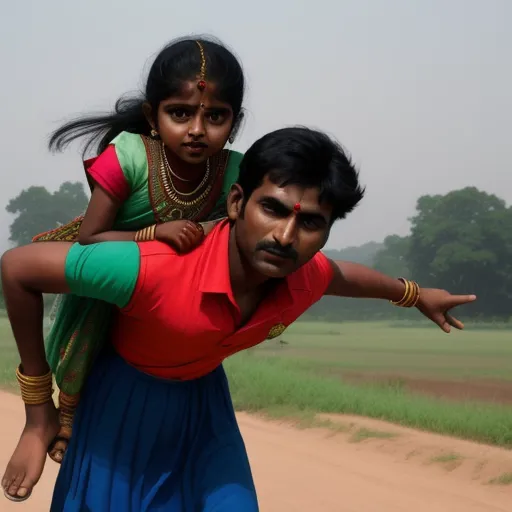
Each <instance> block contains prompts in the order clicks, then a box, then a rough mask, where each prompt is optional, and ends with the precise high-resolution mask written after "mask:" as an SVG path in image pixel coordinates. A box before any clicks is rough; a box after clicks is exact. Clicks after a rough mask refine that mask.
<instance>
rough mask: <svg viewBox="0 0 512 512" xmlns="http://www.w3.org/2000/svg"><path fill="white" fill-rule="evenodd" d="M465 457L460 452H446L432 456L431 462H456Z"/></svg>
mask: <svg viewBox="0 0 512 512" xmlns="http://www.w3.org/2000/svg"><path fill="white" fill-rule="evenodd" d="M462 459H463V457H462V455H459V454H458V453H444V454H442V455H437V456H436V457H432V458H431V459H430V462H433V463H438V464H448V463H454V462H460V461H461V460H462Z"/></svg>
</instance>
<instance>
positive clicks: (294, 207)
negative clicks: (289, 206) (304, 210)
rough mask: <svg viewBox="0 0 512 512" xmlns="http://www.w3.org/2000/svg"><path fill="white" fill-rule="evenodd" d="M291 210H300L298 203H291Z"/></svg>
mask: <svg viewBox="0 0 512 512" xmlns="http://www.w3.org/2000/svg"><path fill="white" fill-rule="evenodd" d="M293 211H294V212H295V213H297V212H300V203H295V204H294V205H293Z"/></svg>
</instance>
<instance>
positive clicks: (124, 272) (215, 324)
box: [2, 128, 475, 512]
mask: <svg viewBox="0 0 512 512" xmlns="http://www.w3.org/2000/svg"><path fill="white" fill-rule="evenodd" d="M362 197H363V189H362V188H361V186H360V185H359V181H358V173H357V171H356V170H355V168H354V166H353V165H352V163H351V162H350V160H349V159H348V158H347V156H346V155H345V154H344V152H343V150H342V149H341V148H340V147H339V146H338V145H337V144H336V143H335V142H333V141H332V140H331V139H330V138H329V137H327V136H326V135H324V134H322V133H319V132H316V131H312V130H308V129H306V128H289V129H284V130H279V131H276V132H273V133H271V134H269V135H266V136H265V137H263V138H262V139H260V140H259V141H257V142H256V143H255V144H254V145H253V146H252V147H251V148H250V149H249V150H248V151H247V153H246V155H245V157H244V160H243V162H242V164H241V169H240V178H239V181H238V183H237V184H236V185H235V186H233V188H232V190H231V193H230V195H229V198H228V215H229V219H228V220H226V221H224V222H222V223H221V224H219V225H218V226H217V227H216V228H215V229H214V230H213V232H212V233H211V234H210V235H209V236H208V237H207V238H206V239H205V241H204V243H203V244H202V246H200V247H198V248H197V249H196V250H194V251H192V252H191V253H189V254H187V255H183V256H178V255H177V254H176V253H175V251H173V250H172V249H171V248H170V247H168V246H166V245H165V244H162V243H159V242H145V243H140V244H137V243H135V242H105V243H103V244H97V245H90V246H83V247H82V246H80V245H70V244H66V243H62V244H59V243H56V242H54V243H51V244H46V245H45V244H43V243H41V244H34V245H30V246H26V247H21V248H18V249H14V250H12V251H9V252H8V253H6V254H5V255H4V257H3V261H2V277H3V286H4V295H5V300H6V304H7V310H8V313H9V318H10V321H11V325H12V329H13V332H14V335H15V338H16V342H17V345H18V349H19V353H20V357H21V362H22V364H21V366H20V368H19V371H18V380H19V382H20V386H21V389H22V396H23V398H24V400H25V404H26V413H27V426H26V428H25V431H24V433H23V435H24V436H33V437H34V439H38V440H39V441H38V443H34V450H35V449H39V450H46V447H47V446H48V443H50V441H51V440H52V438H53V436H54V435H55V434H56V431H57V429H58V424H57V420H56V415H55V408H54V406H53V403H52V402H51V401H49V393H50V392H51V391H49V388H48V383H47V382H48V377H47V375H48V366H47V364H46V360H45V355H44V348H43V330H42V318H43V309H42V300H41V296H42V293H66V292H70V291H71V292H73V293H75V294H77V295H82V296H88V297H93V298H99V299H102V300H106V301H108V302H111V303H113V304H116V305H117V306H118V307H119V310H120V312H119V315H118V317H117V320H116V322H115V325H114V326H113V331H112V347H113V349H110V350H105V354H103V355H102V356H101V357H100V358H99V359H98V361H97V362H96V363H95V366H94V368H93V369H92V371H91V374H90V376H89V380H88V383H87V386H86V389H85V391H84V394H83V396H82V397H81V402H80V407H79V410H78V411H77V415H76V418H75V424H74V426H73V437H72V440H71V443H70V445H69V448H68V451H67V452H66V455H65V457H64V461H63V464H62V467H61V471H60V473H59V478H58V480H57V484H56V488H55V493H54V498H53V502H52V509H51V510H52V511H54V512H57V511H66V512H70V511H77V512H78V511H83V510H91V511H93V512H107V511H113V510H134V511H139V510H144V511H154V510H166V511H182V510H183V511H187V512H188V511H198V510H200V511H214V510H215V511H222V512H228V511H240V510H243V511H244V512H249V511H255V510H258V505H257V499H256V493H255V490H254V485H253V481H252V476H251V471H250V467H249V463H248V460H247V456H246V452H245V447H244V444H243V441H242V438H241V436H240V433H239V431H238V427H237V424H236V419H235V415H234V411H233V407H232V403H231V399H230V396H229V390H228V386H227V382H226V378H225V375H224V372H223V369H222V361H223V360H224V359H225V358H226V357H228V356H229V355H231V354H233V353H235V352H238V351H240V350H244V349H246V348H249V347H252V346H254V345H256V344H258V343H260V342H262V341H264V340H265V339H266V338H268V337H273V336H275V335H278V334H280V333H281V332H282V331H283V330H284V329H285V328H286V327H287V326H288V325H290V324H291V323H292V322H293V321H294V320H296V319H297V318H298V317H299V316H300V315H301V314H302V313H303V312H304V311H306V310H307V309H308V308H309V307H310V306H311V305H312V304H314V303H315V302H316V301H318V300H319V299H320V298H321V297H322V296H323V295H337V296H343V297H368V298H380V299H385V300H389V301H392V302H394V303H395V304H397V305H401V306H404V307H412V306H416V307H418V308H419V309H420V311H422V313H423V314H425V315H426V316H427V317H428V318H430V319H431V320H433V321H434V322H435V323H437V324H438V325H439V326H440V327H441V328H442V329H443V330H444V331H446V332H449V331H450V326H453V327H456V328H459V329H460V328H462V324H461V323H460V322H459V321H458V320H456V319H455V318H453V317H452V316H450V315H449V314H448V311H449V310H450V309H451V308H453V307H455V306H458V305H461V304H464V303H467V302H470V301H472V300H474V299H475V297H474V296H472V295H468V296H466V295H464V296H453V295H451V294H449V293H448V292H446V291H443V290H432V289H422V290H421V292H420V290H419V287H418V286H417V285H416V284H415V283H412V282H408V281H404V280H402V281H401V280H397V279H392V278H389V277H387V276H384V275H382V274H380V273H379V272H376V271H374V270H372V269H369V268H366V267H364V266H362V265H357V264H352V263H344V262H334V261H330V260H328V259H327V258H326V257H325V256H324V255H323V254H322V253H321V252H320V250H321V249H322V247H323V246H324V245H325V243H326V241H327V239H328V236H329V232H330V229H331V227H332V225H333V223H334V221H336V220H337V219H341V218H344V217H345V216H346V215H347V214H348V213H349V212H350V211H352V210H353V209H354V208H355V206H356V205H357V204H358V203H359V201H360V200H361V198H362ZM23 468H25V469H23ZM41 471H42V468H40V467H35V468H34V467H31V466H30V454H24V453H16V452H15V454H14V456H13V459H11V463H10V465H9V467H8V469H7V471H6V475H5V477H4V479H3V482H2V484H3V487H4V489H5V492H6V493H7V494H8V495H9V496H11V497H16V496H19V495H20V494H21V496H22V497H24V496H27V495H28V494H29V493H30V491H31V489H32V487H33V485H34V484H35V483H36V482H37V480H38V478H39V476H40V474H41Z"/></svg>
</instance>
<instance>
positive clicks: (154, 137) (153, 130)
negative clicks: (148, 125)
mask: <svg viewBox="0 0 512 512" xmlns="http://www.w3.org/2000/svg"><path fill="white" fill-rule="evenodd" d="M151 137H153V139H156V138H157V137H158V132H157V131H156V130H155V129H154V128H153V129H152V130H151Z"/></svg>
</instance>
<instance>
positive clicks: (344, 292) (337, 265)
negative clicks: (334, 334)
mask: <svg viewBox="0 0 512 512" xmlns="http://www.w3.org/2000/svg"><path fill="white" fill-rule="evenodd" d="M329 261H330V264H331V266H332V270H333V278H332V279H331V282H330V283H329V286H328V287H327V290H326V291H325V293H324V295H336V296H338V297H354V298H367V299H384V300H389V301H393V302H398V301H400V300H401V299H402V298H403V297H404V294H405V291H406V287H405V284H404V283H403V282H402V281H400V280H398V279H394V278H391V277H389V276H386V275H385V274H382V273H381V272H378V271H377V270H374V269H372V268H368V267H365V266H364V265H360V264H358V263H350V262H345V261H333V260H329ZM419 293H420V297H419V300H418V302H417V304H416V307H417V308H418V309H419V310H420V311H421V312H422V313H423V314H424V315H425V316H426V317H427V318H429V319H430V320H432V321H433V322H434V323H436V324H437V325H438V326H439V327H440V328H441V329H442V330H443V331H445V332H450V329H451V327H455V328H456V329H462V328H463V327H464V325H463V324H462V322H460V321H459V320H457V319H456V318H454V317H453V316H451V315H450V314H449V310H450V309H452V308H454V307H456V306H460V305H463V304H467V303H469V302H473V301H474V300H476V296H475V295H452V294H451V293H449V292H447V291H445V290H438V289H433V288H421V289H420V292H419Z"/></svg>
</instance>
